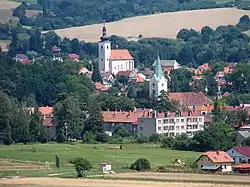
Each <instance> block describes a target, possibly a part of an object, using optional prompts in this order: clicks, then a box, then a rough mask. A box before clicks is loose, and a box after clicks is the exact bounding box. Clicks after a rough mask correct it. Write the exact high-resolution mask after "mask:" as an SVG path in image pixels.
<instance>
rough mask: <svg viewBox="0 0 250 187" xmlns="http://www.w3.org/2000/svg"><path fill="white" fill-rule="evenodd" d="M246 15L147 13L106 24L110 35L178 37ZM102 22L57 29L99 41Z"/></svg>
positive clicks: (241, 12)
mask: <svg viewBox="0 0 250 187" xmlns="http://www.w3.org/2000/svg"><path fill="white" fill-rule="evenodd" d="M243 15H250V11H249V10H240V9H237V8H217V9H204V10H192V11H179V12H169V13H161V14H153V15H147V16H138V17H132V18H126V19H123V20H120V21H116V22H110V23H107V31H108V34H109V35H118V36H122V37H125V38H127V39H128V40H137V39H138V36H139V35H140V34H141V35H142V36H143V37H146V38H147V37H162V38H176V35H177V33H178V32H179V30H181V29H183V28H187V29H191V28H193V29H195V30H200V29H201V28H202V27H204V26H210V27H211V28H213V29H215V28H216V27H218V26H220V25H235V24H236V23H237V22H238V21H239V18H240V17H242V16H243ZM101 28H102V24H94V25H87V26H82V27H71V28H66V29H59V30H55V32H56V33H57V34H58V35H59V36H61V37H62V38H64V37H68V38H78V39H80V40H84V41H86V42H98V41H99V37H100V33H101Z"/></svg>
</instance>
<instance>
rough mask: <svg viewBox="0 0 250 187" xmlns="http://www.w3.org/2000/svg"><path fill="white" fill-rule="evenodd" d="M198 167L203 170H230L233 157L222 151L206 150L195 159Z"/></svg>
mask: <svg viewBox="0 0 250 187" xmlns="http://www.w3.org/2000/svg"><path fill="white" fill-rule="evenodd" d="M196 162H197V164H198V168H199V169H200V170H204V171H211V172H216V171H222V172H230V171H232V163H233V162H234V161H233V159H232V158H231V157H230V156H229V155H228V154H227V153H226V152H224V151H208V152H205V153H203V154H202V155H201V156H200V157H199V158H198V159H197V160H196Z"/></svg>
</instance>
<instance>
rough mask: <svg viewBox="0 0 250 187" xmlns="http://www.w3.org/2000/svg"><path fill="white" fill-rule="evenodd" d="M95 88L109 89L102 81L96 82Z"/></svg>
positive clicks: (100, 89)
mask: <svg viewBox="0 0 250 187" xmlns="http://www.w3.org/2000/svg"><path fill="white" fill-rule="evenodd" d="M95 88H96V89H97V90H99V91H103V92H105V91H108V88H106V87H105V86H104V85H103V84H102V83H100V82H95Z"/></svg>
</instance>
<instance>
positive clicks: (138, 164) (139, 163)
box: [130, 158, 151, 171]
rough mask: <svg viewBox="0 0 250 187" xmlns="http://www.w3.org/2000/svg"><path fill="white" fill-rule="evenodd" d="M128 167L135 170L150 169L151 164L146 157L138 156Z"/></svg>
mask: <svg viewBox="0 0 250 187" xmlns="http://www.w3.org/2000/svg"><path fill="white" fill-rule="evenodd" d="M130 169H132V170H136V171H149V170H150V169H151V165H150V162H149V161H148V160H147V159H145V158H139V159H137V160H136V161H135V162H134V163H133V164H131V166H130Z"/></svg>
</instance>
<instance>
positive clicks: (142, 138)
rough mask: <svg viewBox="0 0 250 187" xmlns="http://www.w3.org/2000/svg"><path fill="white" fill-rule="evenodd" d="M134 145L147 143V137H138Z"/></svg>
mask: <svg viewBox="0 0 250 187" xmlns="http://www.w3.org/2000/svg"><path fill="white" fill-rule="evenodd" d="M136 143H148V137H147V136H139V137H138V138H137V139H136Z"/></svg>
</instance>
